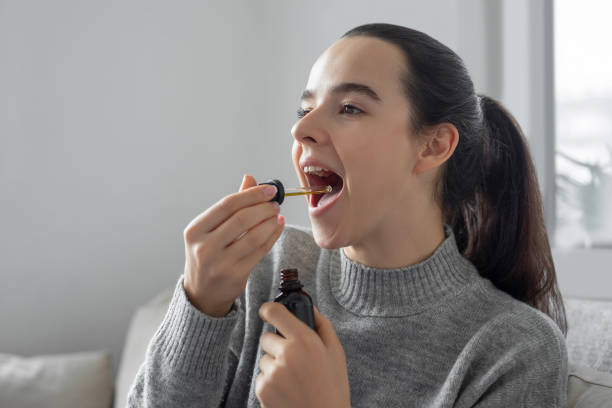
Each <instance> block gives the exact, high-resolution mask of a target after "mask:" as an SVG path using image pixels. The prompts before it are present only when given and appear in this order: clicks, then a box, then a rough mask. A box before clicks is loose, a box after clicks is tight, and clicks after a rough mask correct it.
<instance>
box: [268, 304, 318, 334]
mask: <svg viewBox="0 0 612 408" xmlns="http://www.w3.org/2000/svg"><path fill="white" fill-rule="evenodd" d="M259 317H261V318H262V319H263V320H265V321H266V322H268V323H270V324H271V325H272V326H274V327H276V329H278V330H279V331H280V332H281V333H283V336H285V338H286V339H293V338H299V337H304V336H309V335H310V333H311V329H310V327H308V326H306V324H305V323H304V322H302V321H301V320H300V319H298V318H297V317H295V316H294V315H293V314H292V313H291V312H290V311H289V309H287V308H286V307H285V306H284V305H281V304H280V303H277V302H266V303H264V304H263V305H261V307H260V308H259Z"/></svg>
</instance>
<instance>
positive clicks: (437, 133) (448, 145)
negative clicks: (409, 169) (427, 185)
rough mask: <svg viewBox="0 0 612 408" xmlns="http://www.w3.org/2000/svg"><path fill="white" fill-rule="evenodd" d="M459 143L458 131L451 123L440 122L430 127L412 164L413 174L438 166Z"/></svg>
mask: <svg viewBox="0 0 612 408" xmlns="http://www.w3.org/2000/svg"><path fill="white" fill-rule="evenodd" d="M457 143H459V131H458V130H457V128H456V127H455V125H453V124H451V123H440V124H438V125H435V126H433V127H432V128H430V129H429V130H428V131H427V133H426V134H425V136H424V142H423V144H422V145H421V150H420V152H419V154H418V156H417V162H416V164H415V165H414V168H413V172H414V174H420V173H423V172H424V171H427V170H430V169H434V168H436V167H440V166H441V165H442V164H443V163H444V162H445V161H447V160H448V159H449V158H450V157H451V156H452V155H453V152H454V151H455V148H456V147H457Z"/></svg>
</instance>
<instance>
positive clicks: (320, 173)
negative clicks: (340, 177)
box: [304, 166, 333, 177]
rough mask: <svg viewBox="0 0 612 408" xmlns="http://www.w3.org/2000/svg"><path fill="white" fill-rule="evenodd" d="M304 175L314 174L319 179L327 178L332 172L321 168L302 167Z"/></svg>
mask: <svg viewBox="0 0 612 408" xmlns="http://www.w3.org/2000/svg"><path fill="white" fill-rule="evenodd" d="M304 173H308V174H315V175H317V176H320V177H326V176H329V175H330V174H331V173H333V172H332V171H330V170H327V169H324V168H323V167H318V166H306V167H304Z"/></svg>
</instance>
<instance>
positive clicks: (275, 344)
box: [259, 332, 287, 357]
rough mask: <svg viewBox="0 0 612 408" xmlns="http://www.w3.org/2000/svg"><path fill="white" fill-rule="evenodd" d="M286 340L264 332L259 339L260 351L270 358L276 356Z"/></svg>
mask: <svg viewBox="0 0 612 408" xmlns="http://www.w3.org/2000/svg"><path fill="white" fill-rule="evenodd" d="M286 341H287V340H286V339H284V338H282V337H281V336H279V335H278V334H275V333H272V332H266V333H264V334H262V335H261V337H260V338H259V345H260V346H261V349H262V350H263V351H265V352H266V353H268V354H270V356H272V357H276V356H278V355H279V354H280V353H281V351H282V350H283V347H284V346H285V344H284V343H285V342H286Z"/></svg>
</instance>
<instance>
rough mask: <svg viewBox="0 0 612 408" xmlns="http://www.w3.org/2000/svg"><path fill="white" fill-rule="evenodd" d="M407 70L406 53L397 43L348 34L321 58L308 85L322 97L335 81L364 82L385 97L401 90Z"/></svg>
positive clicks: (396, 93) (313, 68)
mask: <svg viewBox="0 0 612 408" xmlns="http://www.w3.org/2000/svg"><path fill="white" fill-rule="evenodd" d="M404 71H405V62H404V56H403V55H402V51H401V50H400V49H398V48H397V47H396V46H395V45H393V44H390V43H388V42H386V41H383V40H380V39H378V38H373V37H365V36H356V37H347V38H342V39H340V40H338V41H337V42H335V43H334V44H333V45H332V46H331V47H329V48H328V49H327V50H326V51H325V52H324V53H323V54H322V55H321V56H320V57H319V58H318V59H317V61H316V62H315V63H314V65H313V67H312V69H311V71H310V76H309V77H308V84H307V85H306V89H308V90H310V91H313V92H314V93H315V95H316V96H317V97H318V96H321V94H324V93H325V92H326V91H327V90H328V89H330V88H331V87H332V86H333V85H334V84H338V83H341V82H354V83H362V84H365V85H368V86H370V87H371V88H373V89H374V90H375V91H376V93H377V94H378V95H379V96H380V97H381V98H382V99H383V100H384V99H385V96H387V97H389V96H391V95H398V94H399V93H400V90H401V87H400V86H399V81H400V78H401V76H402V74H403V73H404Z"/></svg>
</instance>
